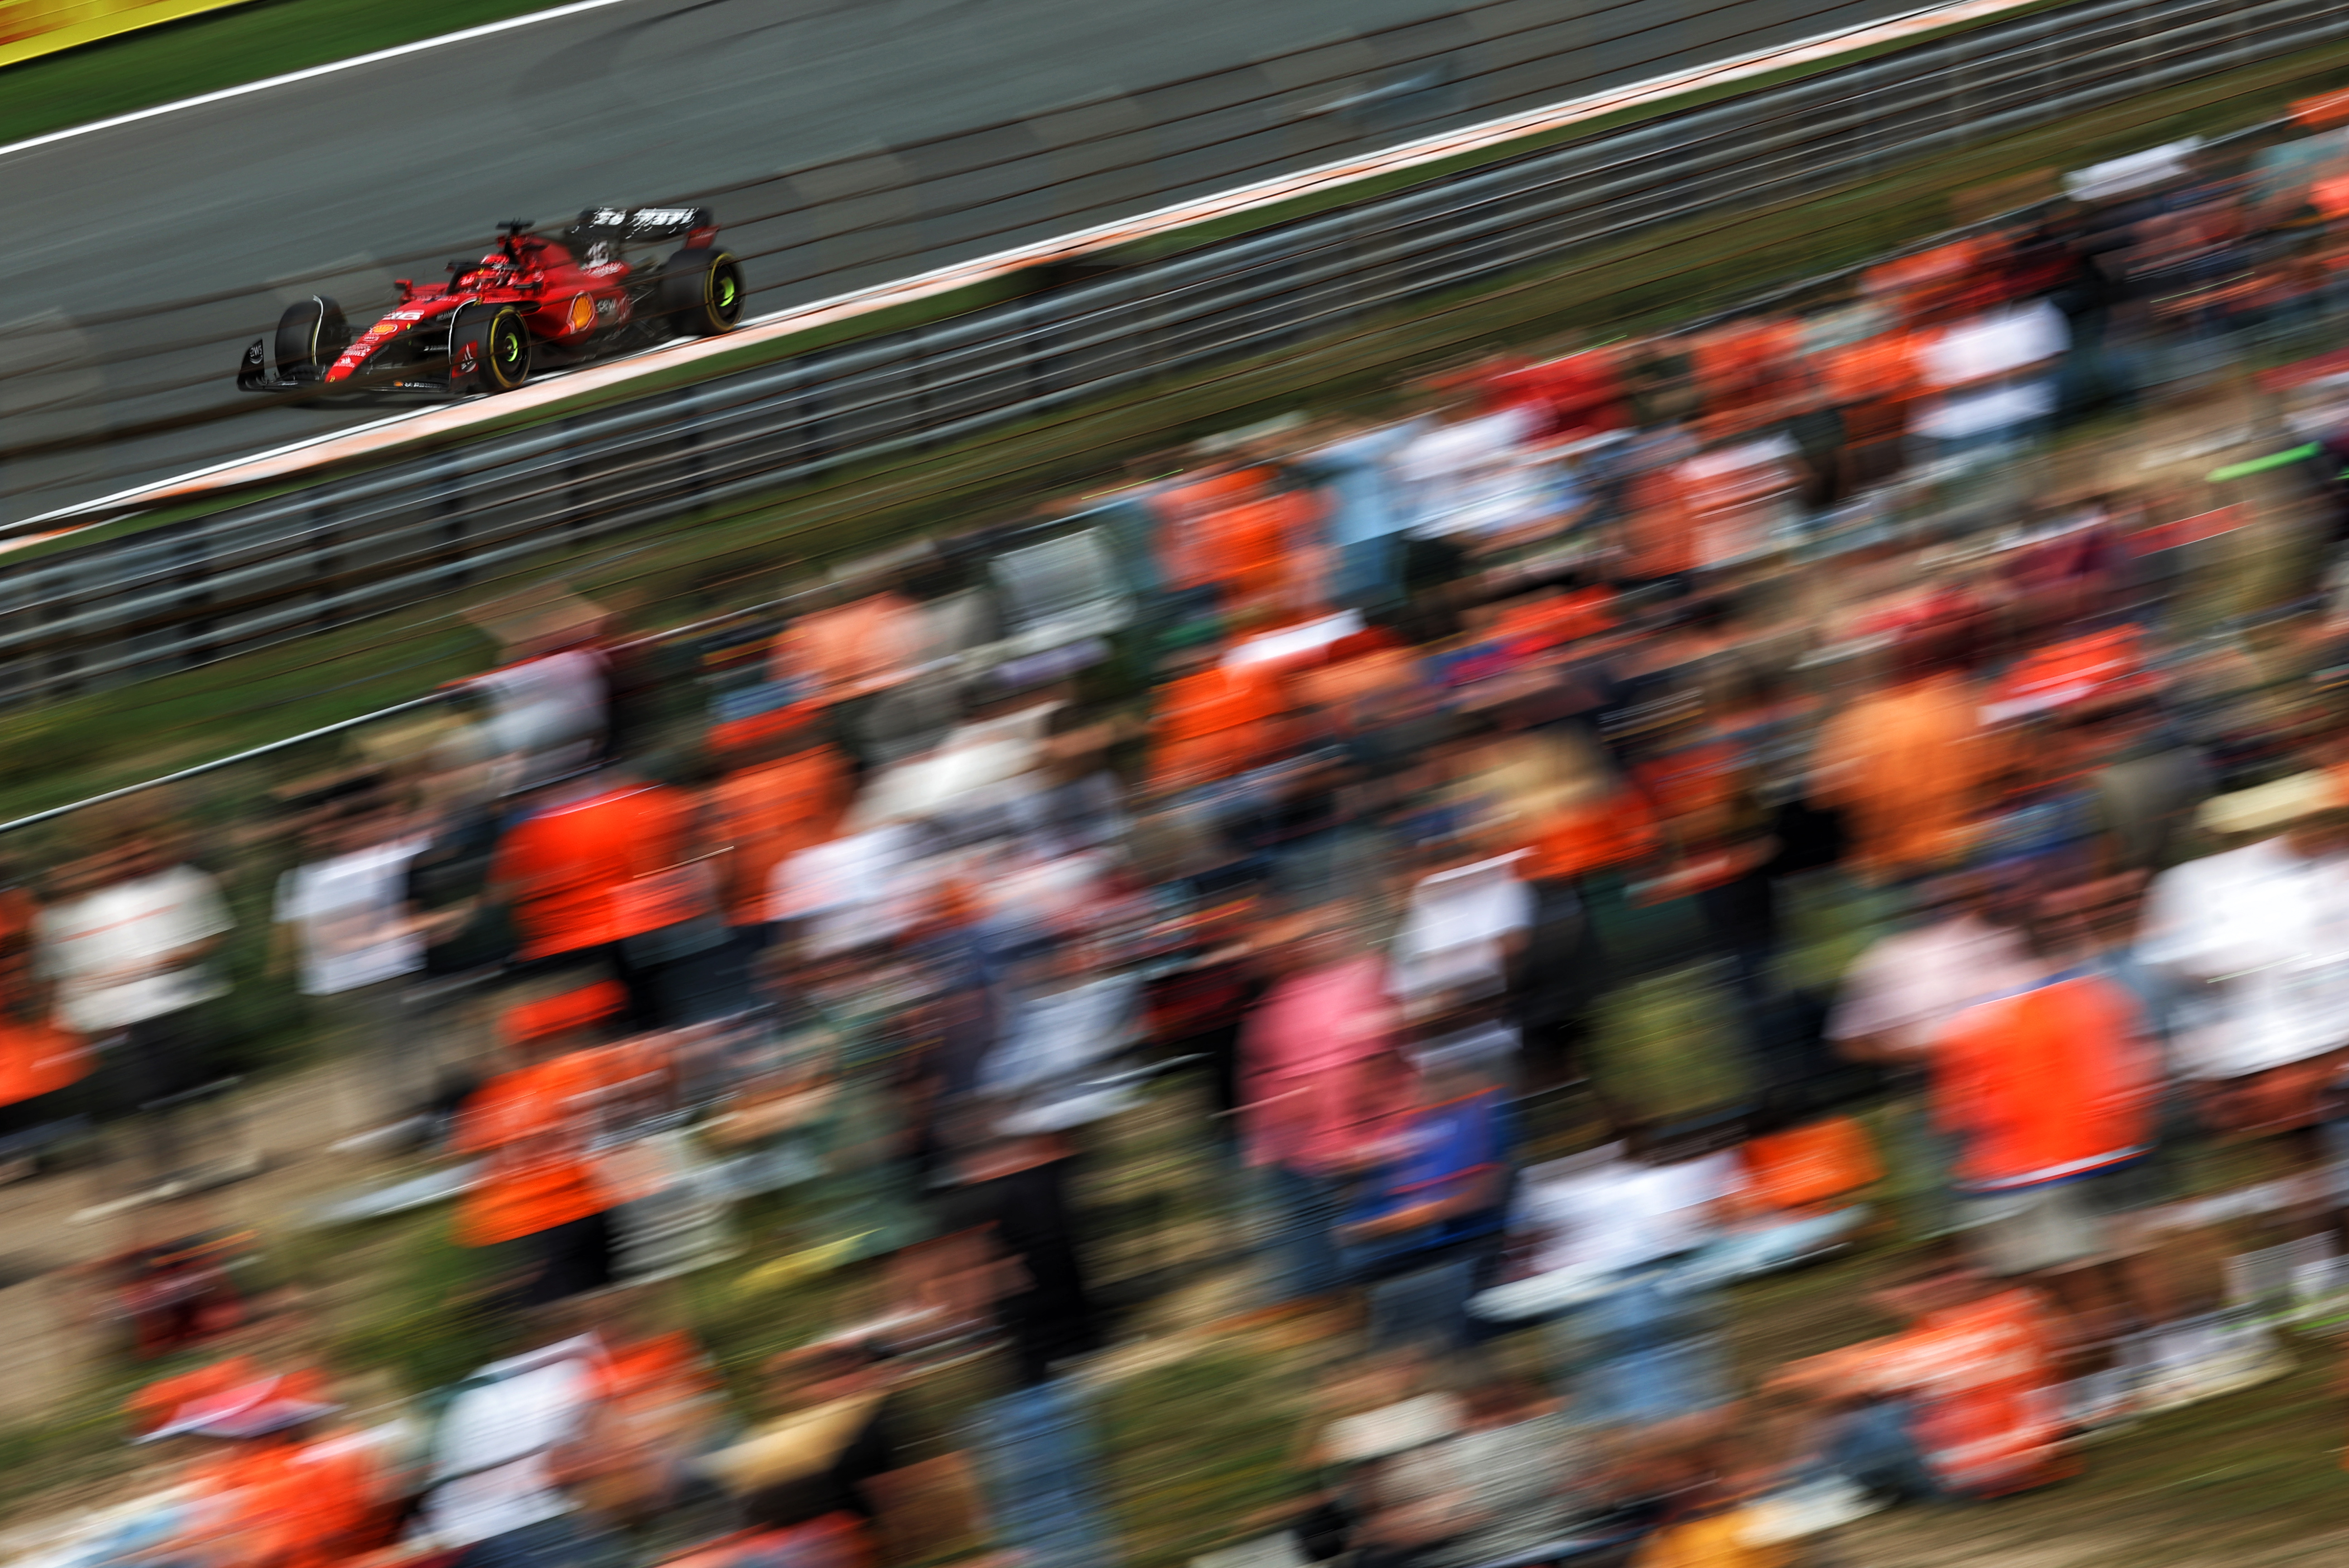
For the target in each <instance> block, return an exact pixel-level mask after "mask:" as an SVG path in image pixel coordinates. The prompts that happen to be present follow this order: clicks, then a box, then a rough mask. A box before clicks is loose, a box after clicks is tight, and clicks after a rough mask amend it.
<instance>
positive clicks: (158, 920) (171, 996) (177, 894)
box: [37, 866, 233, 1034]
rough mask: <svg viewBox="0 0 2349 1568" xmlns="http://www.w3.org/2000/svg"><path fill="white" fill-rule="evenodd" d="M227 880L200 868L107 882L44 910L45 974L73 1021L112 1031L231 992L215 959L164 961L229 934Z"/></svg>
mask: <svg viewBox="0 0 2349 1568" xmlns="http://www.w3.org/2000/svg"><path fill="white" fill-rule="evenodd" d="M232 925H233V922H232V921H231V920H230V919H229V914H228V907H227V906H226V905H225V904H223V903H222V901H221V896H220V888H219V885H218V884H216V883H215V882H213V880H212V878H211V877H208V876H206V875H204V873H202V871H199V870H197V869H196V868H195V867H192V866H174V867H171V869H170V870H168V871H159V872H157V873H156V874H155V875H153V876H151V877H135V878H133V879H131V880H129V881H127V882H117V883H115V884H114V885H113V886H112V887H109V888H99V889H98V891H96V892H94V893H88V894H85V895H83V896H82V897H80V898H67V899H64V900H62V901H61V902H58V903H56V904H52V905H50V906H49V907H48V908H47V909H43V910H42V911H41V913H40V917H39V921H38V926H37V929H38V934H39V938H40V950H41V951H40V964H41V969H42V972H44V973H45V974H47V976H48V977H49V978H50V979H51V980H52V981H55V982H56V984H57V1019H58V1021H59V1022H60V1023H63V1024H65V1026H66V1027H67V1028H68V1029H74V1030H78V1031H79V1032H80V1033H84V1034H106V1033H112V1032H113V1031H115V1030H118V1029H127V1028H129V1026H130V1025H131V1024H134V1023H144V1022H146V1021H147V1020H148V1019H150V1018H160V1017H162V1016H163V1015H164V1014H166V1013H171V1012H179V1011H181V1009H183V1008H188V1007H193V1006H195V1005H196V1004H197V1003H198V1002H209V1001H211V1000H212V998H214V997H216V996H219V995H221V994H222V992H224V991H225V989H226V988H225V987H223V986H222V984H221V982H220V980H219V977H218V976H217V975H216V974H215V972H214V971H213V970H212V966H211V965H210V964H209V963H203V962H197V963H192V964H187V965H184V966H182V967H179V968H173V969H159V968H157V967H156V964H157V961H159V960H160V959H162V958H163V957H165V956H166V955H168V954H171V953H175V952H178V951H180V950H183V949H186V948H191V947H194V946H197V945H198V944H200V943H202V942H206V941H209V940H212V938H214V937H218V936H222V935H223V934H225V933H226V932H227V931H228V930H229V929H231V927H232Z"/></svg>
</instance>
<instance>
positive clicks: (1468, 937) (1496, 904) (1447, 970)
mask: <svg viewBox="0 0 2349 1568" xmlns="http://www.w3.org/2000/svg"><path fill="white" fill-rule="evenodd" d="M1518 858H1519V857H1517V856H1516V855H1504V856H1500V857H1495V858H1494V859H1491V860H1480V861H1477V862H1475V864H1474V865H1469V866H1455V867H1453V868H1452V869H1450V870H1448V871H1438V872H1436V873H1435V874H1434V875H1433V876H1432V877H1422V878H1421V879H1420V881H1419V885H1418V886H1417V887H1415V888H1413V889H1412V893H1411V909H1410V911H1409V913H1407V914H1406V915H1405V916H1404V917H1403V923H1402V930H1401V931H1399V932H1397V933H1396V935H1395V940H1394V950H1393V952H1392V963H1391V967H1390V969H1389V971H1388V981H1387V989H1388V991H1389V992H1390V993H1391V994H1392V995H1394V996H1396V997H1398V998H1401V999H1402V1000H1405V1001H1412V1000H1416V999H1418V998H1422V997H1430V996H1434V995H1436V994H1438V993H1440V992H1464V993H1465V994H1467V995H1470V996H1486V995H1490V994H1491V993H1492V992H1495V991H1498V990H1500V989H1502V987H1503V986H1504V985H1505V984H1506V981H1507V978H1508V977H1507V974H1506V962H1507V958H1508V942H1509V940H1510V939H1511V938H1512V937H1514V936H1516V935H1518V934H1519V933H1521V932H1523V931H1526V930H1527V929H1531V928H1532V926H1533V923H1534V893H1533V889H1532V888H1528V887H1527V886H1526V884H1525V883H1523V882H1521V881H1519V880H1518V879H1517V873H1516V863H1517V860H1518Z"/></svg>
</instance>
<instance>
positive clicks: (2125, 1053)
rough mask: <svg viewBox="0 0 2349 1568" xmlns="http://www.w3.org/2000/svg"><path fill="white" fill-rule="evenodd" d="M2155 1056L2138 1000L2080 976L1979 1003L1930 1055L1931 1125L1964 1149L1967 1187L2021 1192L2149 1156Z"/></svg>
mask: <svg viewBox="0 0 2349 1568" xmlns="http://www.w3.org/2000/svg"><path fill="white" fill-rule="evenodd" d="M2153 1089H2154V1072H2153V1065H2152V1059H2151V1057H2150V1056H2149V1055H2148V1054H2147V1050H2146V1047H2145V1045H2144V1044H2143V1041H2142V1036H2141V1033H2140V1030H2139V1026H2138V1021H2137V1006H2136V1003H2135V1002H2132V1001H2131V1000H2130V999H2129V997H2128V994H2127V992H2123V991H2121V990H2120V989H2119V988H2118V987H2117V986H2116V985H2114V984H2112V983H2111V982H2110V981H2103V980H2099V979H2097V978H2095V976H2093V975H2085V974H2075V975H2071V976H2068V977H2063V978H2058V979H2055V980H2051V981H2044V982H2043V983H2041V984H2039V985H2035V986H2033V987H2032V988H2031V989H2029V990H2027V991H2024V992H2021V993H2020V994H2017V995H2014V996H2006V997H2000V998H1998V999H1996V1000H1994V1001H1991V1002H1977V1003H1975V1004H1974V1005H1973V1006H1971V1007H1969V1008H1967V1009H1966V1010H1965V1011H1964V1012H1961V1013H1959V1014H1958V1015H1957V1016H1956V1017H1955V1018H1953V1019H1951V1021H1950V1023H1949V1025H1948V1027H1946V1028H1945V1029H1944V1030H1943V1031H1942V1032H1941V1037H1940V1041H1939V1042H1938V1043H1937V1044H1935V1046H1934V1049H1933V1106H1934V1117H1935V1119H1936V1120H1937V1121H1939V1122H1940V1125H1941V1126H1942V1127H1944V1128H1945V1129H1947V1130H1948V1131H1951V1132H1953V1133H1955V1134H1957V1135H1958V1137H1960V1139H1961V1141H1962V1145H1963V1147H1962V1148H1961V1151H1960V1154H1959V1157H1958V1159H1957V1162H1956V1174H1957V1178H1958V1181H1959V1184H1960V1185H1961V1186H1962V1187H1965V1188H1967V1189H1971V1190H1974V1191H1977V1192H2008V1191H2019V1190H2023V1189H2028V1188H2032V1187H2041V1186H2045V1185H2046V1184H2048V1183H2050V1182H2054V1181H2064V1180H2069V1179H2074V1178H2075V1177H2080V1176H2084V1175H2087V1174H2089V1173H2091V1172H2093V1171H2097V1170H2103V1169H2106V1168H2110V1167H2113V1166H2116V1165H2119V1164H2121V1163H2123V1162H2124V1161H2127V1160H2129V1159H2133V1158H2137V1156H2139V1155H2141V1154H2143V1153H2144V1152H2145V1150H2146V1147H2147V1142H2146V1140H2147V1137H2148V1136H2149V1135H2150V1133H2151V1130H2152V1127H2151V1119H2150V1117H2151V1111H2150V1107H2151V1104H2152V1095H2153Z"/></svg>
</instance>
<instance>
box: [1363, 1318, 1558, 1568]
mask: <svg viewBox="0 0 2349 1568" xmlns="http://www.w3.org/2000/svg"><path fill="white" fill-rule="evenodd" d="M1446 1370H1448V1371H1450V1372H1452V1373H1453V1376H1452V1378H1451V1380H1452V1381H1454V1382H1455V1383H1458V1384H1460V1385H1462V1387H1461V1390H1460V1394H1459V1403H1460V1414H1461V1424H1460V1428H1459V1429H1458V1430H1457V1431H1455V1432H1453V1433H1452V1434H1451V1435H1449V1436H1447V1437H1444V1438H1439V1439H1438V1440H1436V1441H1434V1442H1432V1443H1428V1444H1425V1445H1423V1446H1422V1447H1419V1448H1414V1449H1409V1450H1407V1451H1405V1452H1403V1453H1401V1454H1398V1455H1396V1456H1395V1457H1394V1458H1392V1459H1389V1460H1388V1461H1386V1462H1385V1463H1384V1464H1383V1465H1381V1466H1379V1467H1378V1468H1377V1469H1376V1472H1375V1474H1374V1476H1373V1477H1372V1479H1371V1488H1370V1499H1371V1503H1372V1511H1371V1517H1370V1518H1369V1519H1368V1520H1367V1521H1365V1528H1364V1529H1363V1530H1362V1532H1361V1536H1362V1539H1363V1541H1364V1542H1365V1547H1366V1550H1365V1551H1364V1552H1362V1554H1361V1558H1360V1559H1359V1560H1360V1561H1363V1562H1375V1563H1413V1564H1424V1565H1426V1568H1469V1565H1471V1564H1475V1563H1503V1562H1507V1561H1509V1560H1511V1559H1513V1558H1516V1557H1517V1556H1518V1555H1519V1554H1521V1553H1527V1552H1534V1551H1535V1550H1536V1549H1537V1548H1539V1547H1542V1546H1546V1545H1548V1544H1549V1543H1551V1542H1557V1541H1559V1540H1561V1539H1566V1538H1568V1537H1570V1536H1571V1534H1572V1533H1573V1531H1574V1526H1575V1525H1576V1523H1577V1522H1578V1521H1580V1520H1582V1519H1585V1518H1587V1517H1588V1515H1590V1514H1591V1513H1592V1512H1594V1511H1596V1503H1597V1501H1598V1496H1599V1493H1600V1490H1601V1488H1602V1487H1603V1485H1604V1478H1603V1476H1602V1474H1601V1468H1602V1467H1601V1461H1600V1459H1599V1455H1598V1453H1597V1452H1596V1450H1595V1449H1594V1446H1593V1445H1592V1444H1591V1443H1590V1442H1589V1441H1588V1438H1587V1437H1586V1436H1585V1434H1584V1433H1583V1432H1582V1430H1581V1429H1580V1428H1578V1426H1577V1425H1576V1424H1575V1422H1574V1420H1573V1417H1572V1410H1571V1407H1568V1406H1565V1405H1564V1404H1563V1402H1562V1401H1560V1400H1558V1399H1557V1398H1556V1397H1553V1396H1551V1395H1549V1394H1547V1392H1546V1391H1545V1390H1543V1389H1542V1388H1541V1387H1540V1386H1538V1385H1537V1384H1535V1383H1532V1382H1530V1381H1528V1380H1527V1379H1526V1378H1525V1377H1523V1376H1516V1375H1513V1374H1511V1373H1510V1372H1508V1371H1506V1370H1504V1369H1503V1368H1501V1367H1500V1366H1495V1365H1492V1364H1490V1363H1487V1362H1484V1361H1478V1360H1464V1361H1462V1362H1461V1363H1460V1364H1459V1365H1458V1366H1454V1367H1451V1368H1447V1369H1446ZM1374 1542H1375V1543H1378V1544H1373V1543H1374Z"/></svg>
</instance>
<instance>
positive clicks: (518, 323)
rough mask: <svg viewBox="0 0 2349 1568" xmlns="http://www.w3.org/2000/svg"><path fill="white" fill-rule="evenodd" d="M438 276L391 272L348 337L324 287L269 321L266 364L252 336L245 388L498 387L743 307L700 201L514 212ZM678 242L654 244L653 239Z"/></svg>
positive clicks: (695, 326)
mask: <svg viewBox="0 0 2349 1568" xmlns="http://www.w3.org/2000/svg"><path fill="white" fill-rule="evenodd" d="M498 227H499V228H500V229H501V230H502V231H503V232H504V235H505V237H504V238H503V239H502V240H500V241H499V242H498V247H497V249H495V250H493V251H492V252H490V253H489V254H487V255H485V256H483V257H482V258H481V260H480V261H477V262H450V264H449V281H448V282H447V283H445V284H426V285H422V286H419V285H417V284H415V283H412V282H410V281H409V279H407V278H401V279H399V280H398V285H399V295H400V299H399V305H398V308H396V309H394V310H391V311H389V312H387V313H386V314H385V315H384V317H383V318H382V319H381V320H379V321H378V322H377V323H376V324H375V325H374V326H373V327H369V328H367V331H365V332H363V333H361V334H359V335H358V336H357V337H352V336H351V329H350V327H349V326H348V324H347V323H346V322H345V320H344V319H343V311H342V306H338V305H336V303H335V302H334V301H333V300H331V299H329V298H327V297H326V296H324V295H318V296H313V297H312V298H310V299H307V300H305V301H303V302H302V303H301V304H299V305H295V306H288V307H287V309H286V312H285V315H284V316H282V317H278V321H277V341H276V343H275V345H274V347H275V349H276V363H275V366H274V369H273V367H272V365H271V363H270V360H269V358H266V357H265V356H264V352H263V350H264V343H263V341H262V340H261V339H258V338H256V339H255V340H254V344H253V347H252V348H247V349H246V350H245V351H244V360H243V364H242V365H240V366H239V367H238V368H237V373H236V384H237V385H238V386H239V387H240V388H242V389H244V390H246V391H249V392H304V393H309V394H313V395H316V394H317V393H320V392H336V391H409V392H439V393H460V394H461V393H466V392H504V391H511V390H512V389H514V388H516V387H519V386H521V385H522V384H523V382H524V381H526V380H528V379H530V373H531V370H532V369H533V367H544V366H549V365H569V364H576V363H577V362H579V361H580V360H582V359H586V358H594V357H595V356H598V355H605V354H613V353H618V352H621V351H623V350H626V349H629V348H642V347H645V346H647V345H649V344H652V343H656V342H658V341H660V340H661V339H662V338H665V337H677V336H702V337H709V336H714V335H716V334H718V333H720V332H725V331H728V330H730V328H732V327H733V326H734V324H735V323H736V322H738V321H740V319H741V317H742V269H741V267H740V265H738V264H737V263H736V262H735V260H734V258H733V257H732V256H730V255H729V254H727V253H726V252H724V251H723V250H720V249H719V248H718V245H717V240H718V222H717V220H716V219H715V218H713V217H712V216H711V215H710V213H709V209H708V208H706V207H631V208H622V209H611V208H595V209H590V210H589V211H587V212H585V213H580V214H579V221H578V222H577V223H573V224H572V225H571V226H570V227H569V228H566V229H564V231H563V233H562V234H561V235H560V236H559V237H556V238H549V237H547V236H546V235H543V234H533V233H532V232H531V231H532V229H533V227H534V225H533V224H531V223H501V224H499V225H498ZM671 245H676V246H677V247H678V248H677V249H676V250H674V251H672V252H670V253H669V254H667V256H666V257H664V256H663V255H662V252H664V251H666V250H667V249H668V247H669V246H671Z"/></svg>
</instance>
